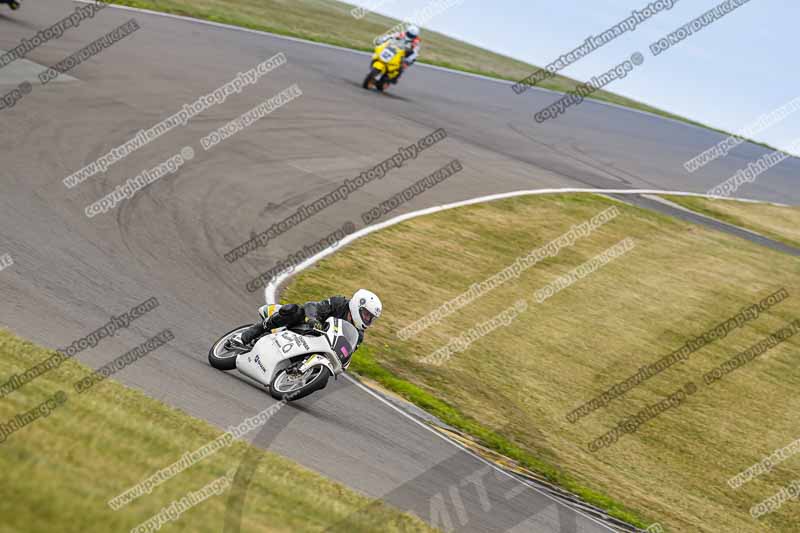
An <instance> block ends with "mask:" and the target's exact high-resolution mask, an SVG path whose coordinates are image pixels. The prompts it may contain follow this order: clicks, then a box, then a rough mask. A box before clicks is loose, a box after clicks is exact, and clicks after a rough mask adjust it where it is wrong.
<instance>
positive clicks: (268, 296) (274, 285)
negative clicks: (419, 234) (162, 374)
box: [264, 188, 787, 304]
mask: <svg viewBox="0 0 800 533" xmlns="http://www.w3.org/2000/svg"><path fill="white" fill-rule="evenodd" d="M565 193H591V194H642V195H645V194H650V195H653V194H659V195H672V196H696V197H701V198H709V199H715V200H736V201H740V202H751V203H760V204H763V203H769V204H771V205H777V206H780V207H787V206H785V205H783V204H775V203H771V202H762V201H760V200H751V199H747V198H727V197H720V196H710V195H707V194H698V193H693V192H681V191H656V190H650V189H574V188H564V189H533V190H522V191H511V192H505V193H499V194H491V195H488V196H479V197H477V198H471V199H469V200H463V201H460V202H453V203H449V204H444V205H438V206H433V207H428V208H427V209H420V210H419V211H412V212H410V213H405V214H402V215H399V216H396V217H394V218H390V219H389V220H387V221H385V222H380V223H378V224H373V225H372V226H367V227H366V228H362V229H360V230H358V231H356V232H354V233H351V234H350V235H348V236H346V237H345V238H344V239H342V240H341V241H339V243H338V244H337V245H336V246H335V247H332V248H326V249H325V250H323V251H321V252H320V253H318V254H316V255H313V256H311V257H309V258H308V259H306V260H305V261H303V262H302V263H299V264H298V265H296V266H295V267H294V268H293V269H292V271H291V272H286V273H284V274H280V275H279V276H278V277H276V278H275V279H274V280H272V281H271V282H270V283H268V284H267V286H266V287H264V299H265V300H266V302H267V303H268V304H271V303H277V302H278V288H279V287H280V285H281V284H282V283H283V282H284V281H286V280H288V279H289V278H290V277H292V276H293V275H295V274H297V273H298V272H302V271H303V270H305V269H307V268H308V267H310V266H312V265H313V264H314V263H316V262H317V261H319V260H320V259H322V258H324V257H326V256H328V255H330V254H332V253H334V252H335V251H336V248H338V247H339V246H345V245H347V244H350V243H351V242H353V241H355V240H357V239H360V238H361V237H364V236H366V235H369V234H370V233H372V232H375V231H378V230H382V229H384V228H387V227H389V226H394V225H395V224H399V223H400V222H404V221H406V220H410V219H412V218H416V217H421V216H424V215H430V214H432V213H439V212H441V211H446V210H448V209H454V208H456V207H463V206H466V205H472V204H478V203H483V202H492V201H495V200H503V199H505V198H513V197H516V196H531V195H539V194H565Z"/></svg>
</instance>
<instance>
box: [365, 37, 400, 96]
mask: <svg viewBox="0 0 800 533" xmlns="http://www.w3.org/2000/svg"><path fill="white" fill-rule="evenodd" d="M405 56H406V49H405V46H404V44H403V42H402V41H399V40H397V39H389V40H388V41H386V42H385V43H383V44H379V45H378V46H376V47H375V52H374V53H373V54H372V70H370V72H369V74H367V77H366V78H364V83H363V84H361V86H362V87H364V88H365V89H371V88H373V87H374V88H376V89H378V90H379V91H381V92H383V91H384V90H385V89H386V88H387V85H388V84H389V83H390V82H392V81H393V80H395V79H397V76H399V75H400V69H401V68H402V65H403V59H404V58H405Z"/></svg>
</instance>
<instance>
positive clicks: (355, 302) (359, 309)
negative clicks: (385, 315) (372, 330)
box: [350, 289, 382, 331]
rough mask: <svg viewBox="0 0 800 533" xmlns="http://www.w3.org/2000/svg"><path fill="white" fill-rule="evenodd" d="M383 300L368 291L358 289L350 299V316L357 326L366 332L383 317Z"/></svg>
mask: <svg viewBox="0 0 800 533" xmlns="http://www.w3.org/2000/svg"><path fill="white" fill-rule="evenodd" d="M381 308H382V305H381V299H380V298H378V295H377V294H375V293H374V292H372V291H368V290H367V289H358V290H357V291H356V293H355V294H354V295H353V297H352V298H350V316H351V317H352V318H353V323H354V324H355V326H356V327H357V328H358V329H360V330H361V331H364V330H365V329H367V328H368V327H369V326H371V325H372V323H373V322H374V321H375V319H376V318H378V317H379V316H381Z"/></svg>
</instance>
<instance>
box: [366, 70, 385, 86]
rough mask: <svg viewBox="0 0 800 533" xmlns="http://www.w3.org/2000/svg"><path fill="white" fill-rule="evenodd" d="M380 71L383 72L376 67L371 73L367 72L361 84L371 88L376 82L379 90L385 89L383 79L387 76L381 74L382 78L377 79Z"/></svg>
mask: <svg viewBox="0 0 800 533" xmlns="http://www.w3.org/2000/svg"><path fill="white" fill-rule="evenodd" d="M380 73H381V71H380V70H378V69H376V68H374V69H372V70H370V71H369V74H367V77H366V78H364V83H362V84H361V86H362V87H363V88H364V89H369V88H371V87H372V85H373V83H374V84H375V88H376V89H378V90H379V91H382V90H383V79H384V78H385V76H381V78H380V79H379V80H378V81H375V76H377V75H378V74H380Z"/></svg>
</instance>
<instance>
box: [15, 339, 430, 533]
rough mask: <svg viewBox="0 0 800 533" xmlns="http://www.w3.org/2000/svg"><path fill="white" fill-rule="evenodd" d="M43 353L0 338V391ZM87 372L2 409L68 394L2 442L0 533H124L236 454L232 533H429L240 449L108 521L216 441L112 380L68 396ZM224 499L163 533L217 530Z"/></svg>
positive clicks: (32, 386)
mask: <svg viewBox="0 0 800 533" xmlns="http://www.w3.org/2000/svg"><path fill="white" fill-rule="evenodd" d="M53 353H54V352H51V351H48V350H45V349H43V348H40V347H38V346H35V345H33V344H31V343H29V342H26V341H23V340H21V339H19V338H17V337H15V336H14V335H12V334H11V333H9V332H7V331H4V330H0V376H2V378H1V379H0V381H2V382H5V381H6V379H8V376H10V375H12V374H17V373H20V372H23V371H24V370H26V369H28V368H30V367H32V366H34V365H35V364H37V363H39V362H41V361H43V360H45V359H47V358H48V357H50V356H51V355H53ZM88 371H89V370H88V369H87V368H86V367H84V366H83V365H81V364H79V363H77V362H75V361H66V362H64V363H63V364H62V365H61V366H60V367H58V368H56V369H54V370H52V371H50V372H49V373H47V374H45V375H43V376H40V377H39V378H37V379H35V380H33V381H31V382H30V383H28V384H26V385H24V386H23V387H22V388H20V389H18V390H16V391H14V392H12V393H11V394H10V395H8V396H6V397H4V398H3V399H2V400H1V401H0V423H2V424H4V425H5V424H7V422H8V421H9V420H10V419H12V418H13V417H14V416H15V415H17V414H18V413H22V412H25V411H28V410H30V409H32V408H34V407H35V406H36V405H38V404H41V403H42V402H43V401H44V400H45V399H46V398H48V397H51V396H53V395H54V394H55V393H56V392H57V391H59V390H61V391H64V392H65V393H66V395H67V401H66V402H65V403H64V404H63V405H61V406H60V407H57V408H56V409H55V410H53V411H52V412H51V413H50V415H49V416H47V417H46V418H39V419H37V420H35V421H33V422H32V423H30V424H29V425H26V426H25V427H23V428H22V429H20V430H19V431H17V432H15V433H12V434H11V435H9V436H8V437H7V438H6V439H5V440H4V442H0V470H2V472H3V483H2V488H0V515H1V516H2V517H3V520H2V523H0V532H4V533H5V532H9V533H10V532H19V531H27V532H52V531H98V532H107V531H130V530H131V528H133V527H135V526H137V525H138V524H140V523H142V522H144V521H146V520H148V519H149V518H150V517H151V516H153V515H155V514H157V513H158V512H159V511H161V509H162V508H163V507H167V506H169V505H170V504H171V502H172V501H175V500H179V499H181V498H182V497H184V496H185V495H187V493H189V492H190V491H191V492H195V491H198V490H199V489H201V488H202V487H203V486H205V485H207V484H208V483H210V482H212V481H213V480H215V479H217V478H220V477H221V476H223V475H224V474H225V473H226V472H228V471H229V470H231V469H232V468H236V467H238V465H239V464H240V462H241V460H242V458H243V457H244V455H245V454H247V457H248V464H255V465H257V466H256V467H255V471H254V472H253V477H252V480H251V484H250V486H249V490H248V492H247V494H246V500H245V504H244V508H243V512H242V517H243V519H242V523H241V530H242V531H270V532H272V531H275V532H277V531H281V532H287V533H289V532H297V531H323V530H325V531H327V530H328V529H327V528H328V527H330V526H331V524H340V525H339V526H334V529H335V530H338V531H348V532H349V531H360V532H364V533H366V532H372V531H398V532H399V531H409V532H412V531H413V532H429V531H434V530H433V529H432V528H430V527H428V526H427V525H426V524H424V523H423V522H422V521H420V520H419V519H417V518H414V517H412V516H411V515H407V514H401V513H400V512H399V511H397V510H395V509H392V508H390V507H389V506H387V505H384V504H382V503H380V502H374V501H372V500H370V499H368V498H366V497H364V496H361V495H358V494H356V493H355V492H353V491H351V490H350V489H347V488H346V487H344V486H342V485H340V484H338V483H334V482H332V481H330V480H328V479H326V478H324V477H322V476H320V475H318V474H316V473H314V472H311V471H309V470H307V469H305V468H303V467H300V466H299V465H297V464H295V463H293V462H292V461H289V460H288V459H285V458H282V457H280V456H278V455H275V454H273V453H269V452H265V451H262V450H258V449H255V448H253V447H251V446H249V445H248V444H246V443H244V442H242V441H234V442H233V443H232V444H231V445H230V446H228V447H227V448H222V449H221V450H219V451H217V452H216V453H215V454H214V455H211V456H210V457H207V458H205V459H203V460H202V461H200V462H199V463H197V464H195V465H193V466H191V467H189V468H188V469H187V470H184V471H183V472H181V473H179V474H178V475H177V476H176V477H174V478H172V479H170V480H168V481H167V482H165V483H163V484H162V485H160V486H159V487H156V488H155V489H153V491H152V493H151V494H148V495H144V496H142V497H141V498H139V499H138V500H135V501H133V502H131V503H129V504H128V505H126V506H124V507H122V508H121V509H119V510H117V511H112V510H111V508H109V506H108V505H107V501H108V500H109V499H110V498H112V497H114V496H116V495H118V494H119V493H121V492H123V491H124V490H126V489H128V488H130V487H131V486H133V485H135V484H136V483H138V482H139V481H141V480H142V479H143V478H145V477H147V476H150V475H152V474H153V473H155V472H156V471H158V470H160V469H161V468H164V467H166V466H168V465H170V464H172V463H173V462H175V461H177V460H179V459H181V457H182V455H183V454H184V453H186V452H191V451H194V450H196V449H197V448H199V447H200V446H203V445H205V444H207V443H208V442H210V441H212V440H213V439H215V438H217V437H218V436H219V435H220V434H221V433H222V432H221V431H220V430H219V429H216V428H214V427H212V426H211V425H209V424H207V423H205V422H203V421H201V420H198V419H195V418H192V417H190V416H188V415H186V414H184V413H182V412H180V411H178V410H176V409H172V408H170V407H168V406H166V405H164V404H162V403H161V402H159V401H156V400H154V399H152V398H149V397H147V396H145V395H144V394H142V393H140V392H137V391H135V390H132V389H129V388H127V387H124V386H122V385H120V384H119V383H117V382H115V381H113V380H107V381H105V382H103V383H100V384H98V385H95V386H94V387H93V388H92V389H90V390H89V391H87V392H85V393H83V394H77V393H75V391H74V389H73V388H72V384H73V383H74V382H76V381H78V380H79V379H81V378H82V377H84V376H86V375H87V374H88ZM267 404H268V403H267V402H265V407H266V405H267ZM289 408H291V407H286V409H289ZM229 492H230V490H228V491H226V492H222V494H220V495H215V496H212V497H211V498H209V499H207V500H205V501H204V502H202V503H200V504H199V505H197V506H195V507H192V508H191V509H189V510H188V511H186V512H185V513H184V514H183V515H181V516H180V517H179V518H178V519H177V520H175V521H174V522H170V523H169V524H168V525H169V527H164V529H163V530H164V531H191V532H208V533H218V532H219V531H222V530H223V521H224V519H225V515H226V511H227V510H228V503H229V502H228V495H229Z"/></svg>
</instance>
